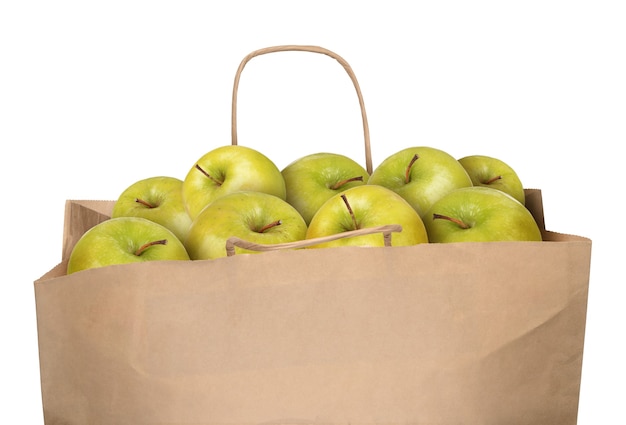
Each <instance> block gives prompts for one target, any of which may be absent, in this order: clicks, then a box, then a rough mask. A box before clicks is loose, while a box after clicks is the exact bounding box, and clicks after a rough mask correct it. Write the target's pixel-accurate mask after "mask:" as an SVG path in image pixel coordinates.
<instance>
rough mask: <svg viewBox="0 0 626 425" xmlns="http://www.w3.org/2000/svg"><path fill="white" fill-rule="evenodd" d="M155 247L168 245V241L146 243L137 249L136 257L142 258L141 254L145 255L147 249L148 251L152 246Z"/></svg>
mask: <svg viewBox="0 0 626 425" xmlns="http://www.w3.org/2000/svg"><path fill="white" fill-rule="evenodd" d="M154 245H167V239H160V240H158V241H152V242H148V243H145V244H143V245H141V246H140V247H139V248H138V249H137V251H135V255H136V256H140V255H141V254H143V252H144V251H145V250H146V249H148V248H150V247H151V246H154Z"/></svg>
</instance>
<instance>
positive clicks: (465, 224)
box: [433, 214, 470, 229]
mask: <svg viewBox="0 0 626 425" xmlns="http://www.w3.org/2000/svg"><path fill="white" fill-rule="evenodd" d="M438 218H439V219H443V220H448V221H451V222H453V223H455V224H456V225H458V226H459V227H460V228H461V229H469V228H470V226H469V225H468V224H467V223H465V222H464V221H462V220H459V219H458V218H454V217H449V216H447V215H442V214H433V220H436V219H438Z"/></svg>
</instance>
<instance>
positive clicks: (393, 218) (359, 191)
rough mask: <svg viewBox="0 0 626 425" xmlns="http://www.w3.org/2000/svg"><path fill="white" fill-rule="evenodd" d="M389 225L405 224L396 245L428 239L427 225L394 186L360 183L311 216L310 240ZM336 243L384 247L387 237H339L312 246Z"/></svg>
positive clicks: (393, 236) (422, 241) (373, 235)
mask: <svg viewBox="0 0 626 425" xmlns="http://www.w3.org/2000/svg"><path fill="white" fill-rule="evenodd" d="M388 224H399V225H401V226H402V231H401V232H399V233H393V235H392V239H391V245H392V246H408V245H416V244H419V243H427V242H428V235H427V233H426V228H425V226H424V223H423V222H422V219H421V218H420V216H419V214H418V213H417V211H415V209H414V208H413V207H412V206H411V205H410V204H409V203H408V202H407V201H406V200H405V199H404V198H402V197H401V196H400V195H398V194H397V193H395V192H394V191H392V190H391V189H387V188H386V187H383V186H376V185H363V186H356V187H353V188H350V189H347V190H345V191H344V192H341V193H338V194H336V195H334V196H333V197H331V198H330V199H328V200H327V201H326V202H325V203H324V204H323V205H322V206H321V207H320V208H319V209H318V210H317V212H316V213H315V215H314V216H313V218H312V219H311V223H309V226H308V229H307V233H306V239H313V238H319V237H323V236H329V235H334V234H337V233H342V232H347V231H351V230H358V229H363V228H368V227H377V226H383V225H388ZM336 246H384V238H383V235H382V234H375V233H374V234H370V235H361V236H355V237H349V238H342V239H336V240H334V241H330V242H325V243H322V244H318V245H312V246H310V248H327V247H336Z"/></svg>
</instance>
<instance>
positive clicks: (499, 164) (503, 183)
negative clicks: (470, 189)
mask: <svg viewBox="0 0 626 425" xmlns="http://www.w3.org/2000/svg"><path fill="white" fill-rule="evenodd" d="M459 162H460V163H461V165H462V166H463V168H465V171H467V174H469V176H470V178H471V179H472V183H473V184H474V186H487V187H491V188H493V189H499V190H501V191H503V192H505V193H508V194H509V195H511V196H512V197H514V198H515V199H517V200H518V201H520V202H521V203H522V204H525V203H526V195H525V194H524V186H523V185H522V181H521V180H520V178H519V176H518V174H517V173H516V172H515V170H513V168H512V167H511V166H510V165H509V164H507V163H506V162H504V161H502V160H501V159H499V158H494V157H491V156H486V155H469V156H465V157H463V158H461V159H459Z"/></svg>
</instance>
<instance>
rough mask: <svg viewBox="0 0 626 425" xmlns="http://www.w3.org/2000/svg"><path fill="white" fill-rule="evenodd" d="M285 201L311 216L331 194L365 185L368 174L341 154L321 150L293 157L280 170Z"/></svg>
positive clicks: (307, 218) (309, 217) (308, 221)
mask: <svg viewBox="0 0 626 425" xmlns="http://www.w3.org/2000/svg"><path fill="white" fill-rule="evenodd" d="M282 174H283V177H284V179H285V186H286V189H287V202H289V203H290V204H291V205H293V206H294V207H295V209H296V210H298V211H299V212H300V214H302V217H303V218H304V221H305V222H306V223H307V224H309V223H310V222H311V218H312V217H313V215H314V214H315V212H316V211H317V210H318V208H319V207H321V206H322V204H323V203H324V202H326V201H327V200H328V199H329V198H330V197H332V196H333V195H335V194H337V193H339V192H343V191H344V190H346V189H349V188H351V187H355V186H360V185H364V184H365V183H367V180H368V179H369V173H368V172H367V170H366V169H365V168H363V167H362V166H361V165H360V164H359V163H358V162H356V161H355V160H353V159H352V158H349V157H347V156H344V155H340V154H336V153H329V152H320V153H314V154H310V155H306V156H303V157H301V158H298V159H296V160H295V161H293V162H292V163H290V164H289V165H287V166H286V167H285V168H283V170H282Z"/></svg>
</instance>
